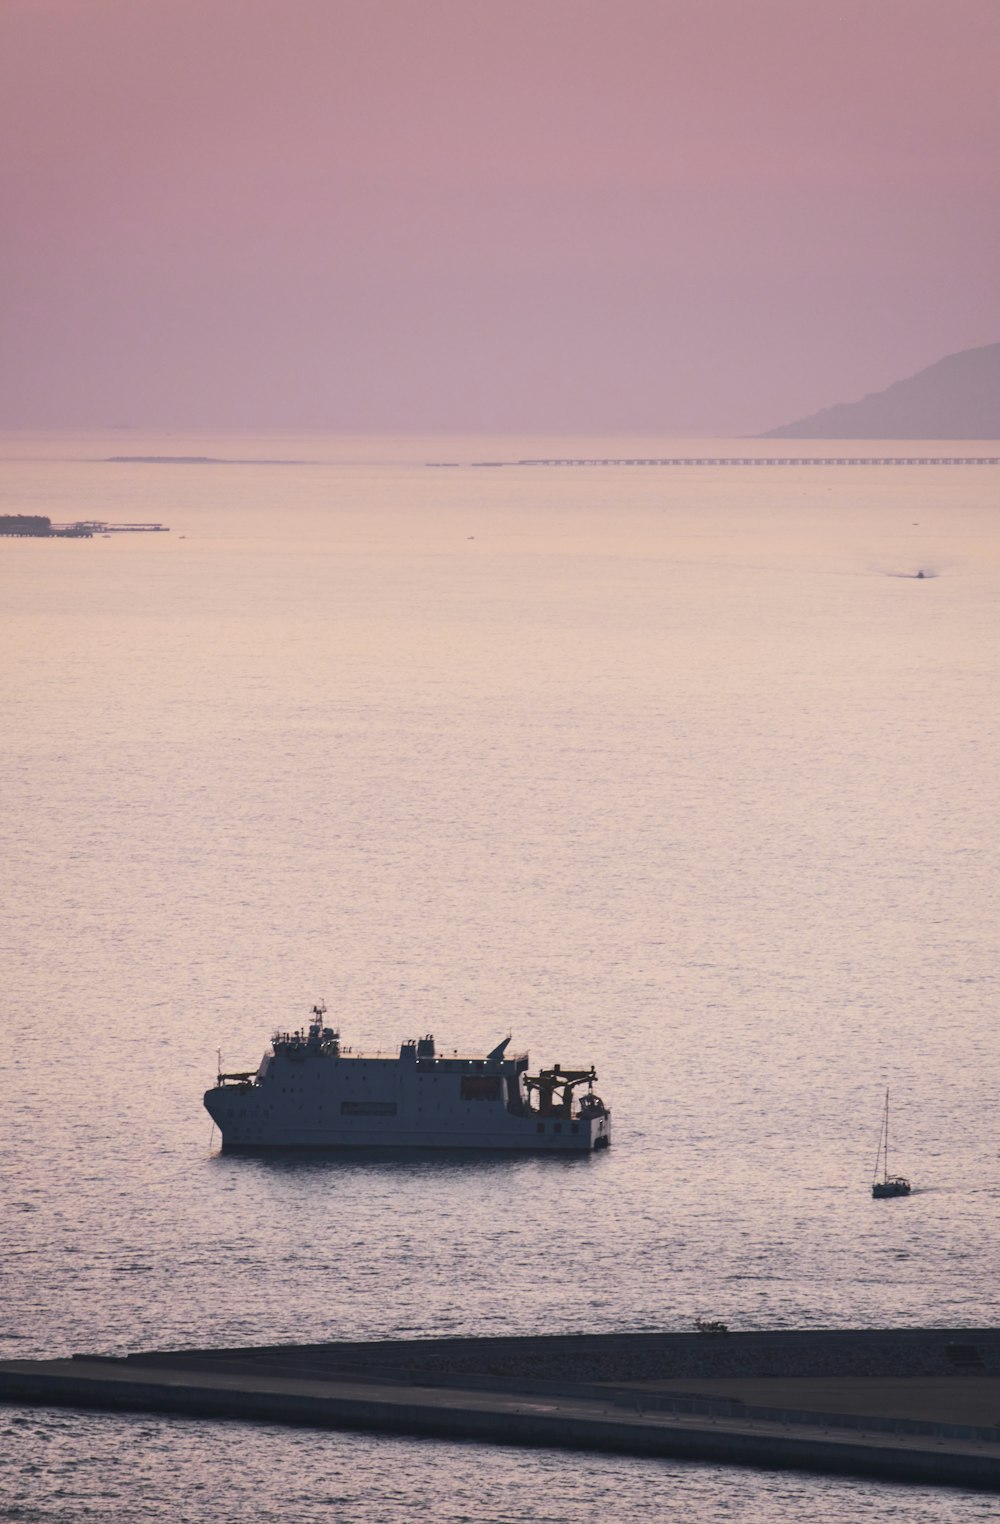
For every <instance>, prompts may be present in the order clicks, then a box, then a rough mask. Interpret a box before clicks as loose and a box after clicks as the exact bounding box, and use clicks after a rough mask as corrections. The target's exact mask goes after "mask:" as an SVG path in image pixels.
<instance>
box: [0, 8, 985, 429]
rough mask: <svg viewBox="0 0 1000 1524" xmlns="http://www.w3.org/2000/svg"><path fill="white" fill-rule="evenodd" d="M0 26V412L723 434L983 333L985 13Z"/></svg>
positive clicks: (29, 418)
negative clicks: (0, 221)
mask: <svg viewBox="0 0 1000 1524" xmlns="http://www.w3.org/2000/svg"><path fill="white" fill-rule="evenodd" d="M0 34H2V35H0V45H2V56H3V62H2V66H0V68H2V74H0V117H2V131H0V206H2V208H3V218H4V236H3V240H2V252H0V259H2V269H0V292H2V296H0V301H2V309H3V310H2V324H3V329H2V339H3V351H4V367H3V371H4V375H3V381H2V392H0V426H6V427H17V426H42V427H44V426H52V427H61V426H71V427H81V426H83V427H88V426H98V427H99V426H103V425H109V424H123V423H124V424H135V425H139V426H147V427H156V426H167V427H205V428H216V427H218V428H232V427H235V428H239V427H248V428H253V427H296V428H317V429H333V430H340V429H344V430H359V429H372V430H379V429H447V430H460V429H466V428H467V429H475V430H489V429H497V430H511V429H514V430H533V429H534V430H539V431H544V430H555V429H558V430H568V431H580V432H584V431H587V430H589V429H599V430H612V431H613V430H622V431H630V430H633V431H662V432H665V433H684V432H723V433H725V432H746V431H752V430H756V429H762V428H765V427H768V426H769V425H771V424H777V423H779V422H782V421H784V420H785V419H787V418H790V417H795V416H798V415H800V414H803V413H807V412H811V411H812V410H813V409H814V408H816V407H820V406H823V405H825V404H827V403H830V402H834V401H838V400H844V399H850V398H853V397H856V396H858V395H860V394H861V393H863V392H866V391H870V390H873V389H876V388H879V387H881V386H884V385H886V384H887V383H888V382H890V381H892V380H895V379H896V378H898V377H899V376H902V375H905V374H908V373H909V372H912V371H913V370H916V369H918V368H920V367H921V366H923V365H925V364H928V363H930V362H931V361H932V360H935V359H937V358H938V357H939V356H941V355H942V354H945V353H947V352H949V351H952V350H955V349H961V348H965V347H967V346H971V345H977V344H983V343H989V342H992V341H995V340H997V339H1000V282H998V280H997V266H998V249H1000V237H998V235H1000V186H998V178H1000V176H998V165H1000V108H998V105H997V99H998V96H997V86H996V67H997V60H998V58H1000V4H998V3H997V0H949V3H948V4H947V5H944V4H942V3H941V0H4V4H3V6H2V8H0Z"/></svg>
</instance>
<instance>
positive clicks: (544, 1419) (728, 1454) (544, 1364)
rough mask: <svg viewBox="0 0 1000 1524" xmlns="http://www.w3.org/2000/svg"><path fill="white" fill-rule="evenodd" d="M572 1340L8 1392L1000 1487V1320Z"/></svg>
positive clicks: (35, 1383) (25, 1381) (405, 1348)
mask: <svg viewBox="0 0 1000 1524" xmlns="http://www.w3.org/2000/svg"><path fill="white" fill-rule="evenodd" d="M701 1327H702V1331H701V1332H699V1333H694V1334H655V1333H646V1334H590V1335H588V1334H574V1335H549V1336H539V1337H526V1338H516V1337H511V1338H504V1337H494V1338H481V1339H474V1338H470V1339H429V1340H397V1341H383V1342H379V1343H366V1344H348V1343H337V1344H310V1345H270V1346H254V1347H239V1348H229V1349H201V1350H173V1351H147V1352H144V1353H138V1354H132V1355H128V1356H124V1357H101V1356H85V1355H76V1356H74V1357H72V1358H71V1359H62V1360H10V1361H6V1362H2V1363H0V1401H4V1402H7V1403H18V1404H39V1405H44V1406H63V1407H76V1408H91V1409H93V1408H97V1409H100V1408H104V1409H108V1410H113V1411H114V1410H117V1411H128V1412H168V1413H178V1414H185V1415H187V1416H189V1417H192V1418H200V1419H207V1418H240V1419H243V1420H246V1421H257V1422H266V1423H275V1422H279V1423H289V1424H305V1425H312V1426H318V1427H327V1428H336V1429H361V1430H375V1431H379V1432H384V1433H395V1434H403V1435H413V1436H421V1437H426V1438H440V1439H456V1438H461V1439H475V1440H479V1441H483V1442H487V1443H503V1444H523V1445H544V1446H554V1447H561V1448H568V1449H574V1450H598V1451H611V1452H619V1453H623V1454H632V1455H644V1456H648V1457H662V1458H671V1459H677V1458H684V1459H689V1460H699V1461H706V1462H712V1463H716V1464H719V1463H722V1464H736V1465H750V1466H761V1467H767V1468H785V1469H793V1470H806V1471H818V1472H832V1473H841V1474H845V1475H853V1476H867V1477H881V1478H885V1479H892V1480H896V1481H912V1482H920V1483H923V1484H928V1483H931V1484H940V1485H947V1486H960V1487H975V1488H980V1489H986V1490H990V1491H1000V1424H998V1422H997V1417H998V1414H1000V1330H996V1329H979V1330H971V1329H961V1330H947V1329H897V1330H843V1331H826V1332H824V1331H809V1332H806V1331H801V1332H799V1331H785V1332H776V1333H763V1332H762V1333H745V1334H739V1333H738V1334H727V1333H725V1329H724V1325H721V1324H718V1323H704V1324H702V1325H701Z"/></svg>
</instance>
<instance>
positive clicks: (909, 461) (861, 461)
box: [428, 455, 1000, 467]
mask: <svg viewBox="0 0 1000 1524" xmlns="http://www.w3.org/2000/svg"><path fill="white" fill-rule="evenodd" d="M453 464H455V462H453V461H428V465H432V466H444V465H453ZM472 465H474V466H491V467H496V466H759V467H767V466H1000V455H657V456H652V455H650V456H645V455H642V456H640V455H628V456H625V455H622V456H602V457H599V458H598V457H588V456H569V455H568V456H547V457H539V458H538V459H537V460H474V461H472Z"/></svg>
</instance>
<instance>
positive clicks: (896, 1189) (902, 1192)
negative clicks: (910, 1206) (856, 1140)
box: [872, 1085, 910, 1201]
mask: <svg viewBox="0 0 1000 1524" xmlns="http://www.w3.org/2000/svg"><path fill="white" fill-rule="evenodd" d="M879 1165H881V1166H882V1178H881V1179H879ZM909 1194H910V1182H909V1181H908V1180H907V1179H906V1178H905V1176H903V1175H890V1173H889V1087H888V1085H887V1086H886V1090H885V1113H884V1115H883V1117H882V1131H881V1132H880V1133H879V1140H878V1153H877V1154H876V1155H875V1169H874V1172H873V1174H872V1195H873V1196H874V1197H875V1199H876V1201H882V1200H884V1199H885V1197H887V1196H908V1195H909Z"/></svg>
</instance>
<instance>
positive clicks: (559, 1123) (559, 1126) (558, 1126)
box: [556, 1122, 562, 1132]
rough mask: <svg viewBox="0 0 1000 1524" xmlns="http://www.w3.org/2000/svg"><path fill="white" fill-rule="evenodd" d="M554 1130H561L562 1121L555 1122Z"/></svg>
mask: <svg viewBox="0 0 1000 1524" xmlns="http://www.w3.org/2000/svg"><path fill="white" fill-rule="evenodd" d="M556 1132H562V1123H561V1122H557V1123H556Z"/></svg>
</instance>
